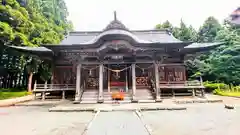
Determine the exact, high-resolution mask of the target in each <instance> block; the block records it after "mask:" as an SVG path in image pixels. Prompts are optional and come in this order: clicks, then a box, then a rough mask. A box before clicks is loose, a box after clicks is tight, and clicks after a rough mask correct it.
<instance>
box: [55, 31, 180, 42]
mask: <svg viewBox="0 0 240 135" xmlns="http://www.w3.org/2000/svg"><path fill="white" fill-rule="evenodd" d="M111 35H112V36H114V35H115V36H116V35H122V36H129V37H130V38H132V39H134V40H135V41H136V42H138V43H176V42H179V43H181V42H182V41H180V40H178V39H176V38H175V37H174V36H173V35H172V34H171V33H169V32H168V31H167V30H144V31H126V30H121V29H110V30H107V31H104V32H71V33H69V35H68V36H67V37H66V38H65V39H64V40H63V41H62V42H61V43H60V44H62V45H72V44H91V43H94V42H96V41H97V40H99V39H100V38H101V37H103V36H111Z"/></svg>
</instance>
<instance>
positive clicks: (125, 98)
mask: <svg viewBox="0 0 240 135" xmlns="http://www.w3.org/2000/svg"><path fill="white" fill-rule="evenodd" d="M103 99H104V100H112V98H111V97H110V98H106V97H104V98H103ZM131 99H132V98H131V97H124V100H131Z"/></svg>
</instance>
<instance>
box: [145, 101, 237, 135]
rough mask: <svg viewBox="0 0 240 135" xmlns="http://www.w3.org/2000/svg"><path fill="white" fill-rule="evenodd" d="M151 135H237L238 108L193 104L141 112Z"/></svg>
mask: <svg viewBox="0 0 240 135" xmlns="http://www.w3.org/2000/svg"><path fill="white" fill-rule="evenodd" d="M142 114H143V119H144V122H145V123H146V124H147V125H148V126H150V128H151V130H152V135H160V134H161V135H239V134H240V131H239V128H240V108H239V107H237V108H235V109H234V110H228V109H225V108H224V106H223V105H222V104H201V105H200V104H195V105H192V106H191V107H189V108H188V109H187V110H186V111H154V112H153V111H150V112H142Z"/></svg>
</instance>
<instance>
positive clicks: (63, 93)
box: [62, 90, 65, 100]
mask: <svg viewBox="0 0 240 135" xmlns="http://www.w3.org/2000/svg"><path fill="white" fill-rule="evenodd" d="M64 99H65V90H63V91H62V100H64Z"/></svg>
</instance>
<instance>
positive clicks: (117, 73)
mask: <svg viewBox="0 0 240 135" xmlns="http://www.w3.org/2000/svg"><path fill="white" fill-rule="evenodd" d="M115 72H116V76H115V78H116V79H119V78H120V75H119V73H120V71H119V70H115Z"/></svg>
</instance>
